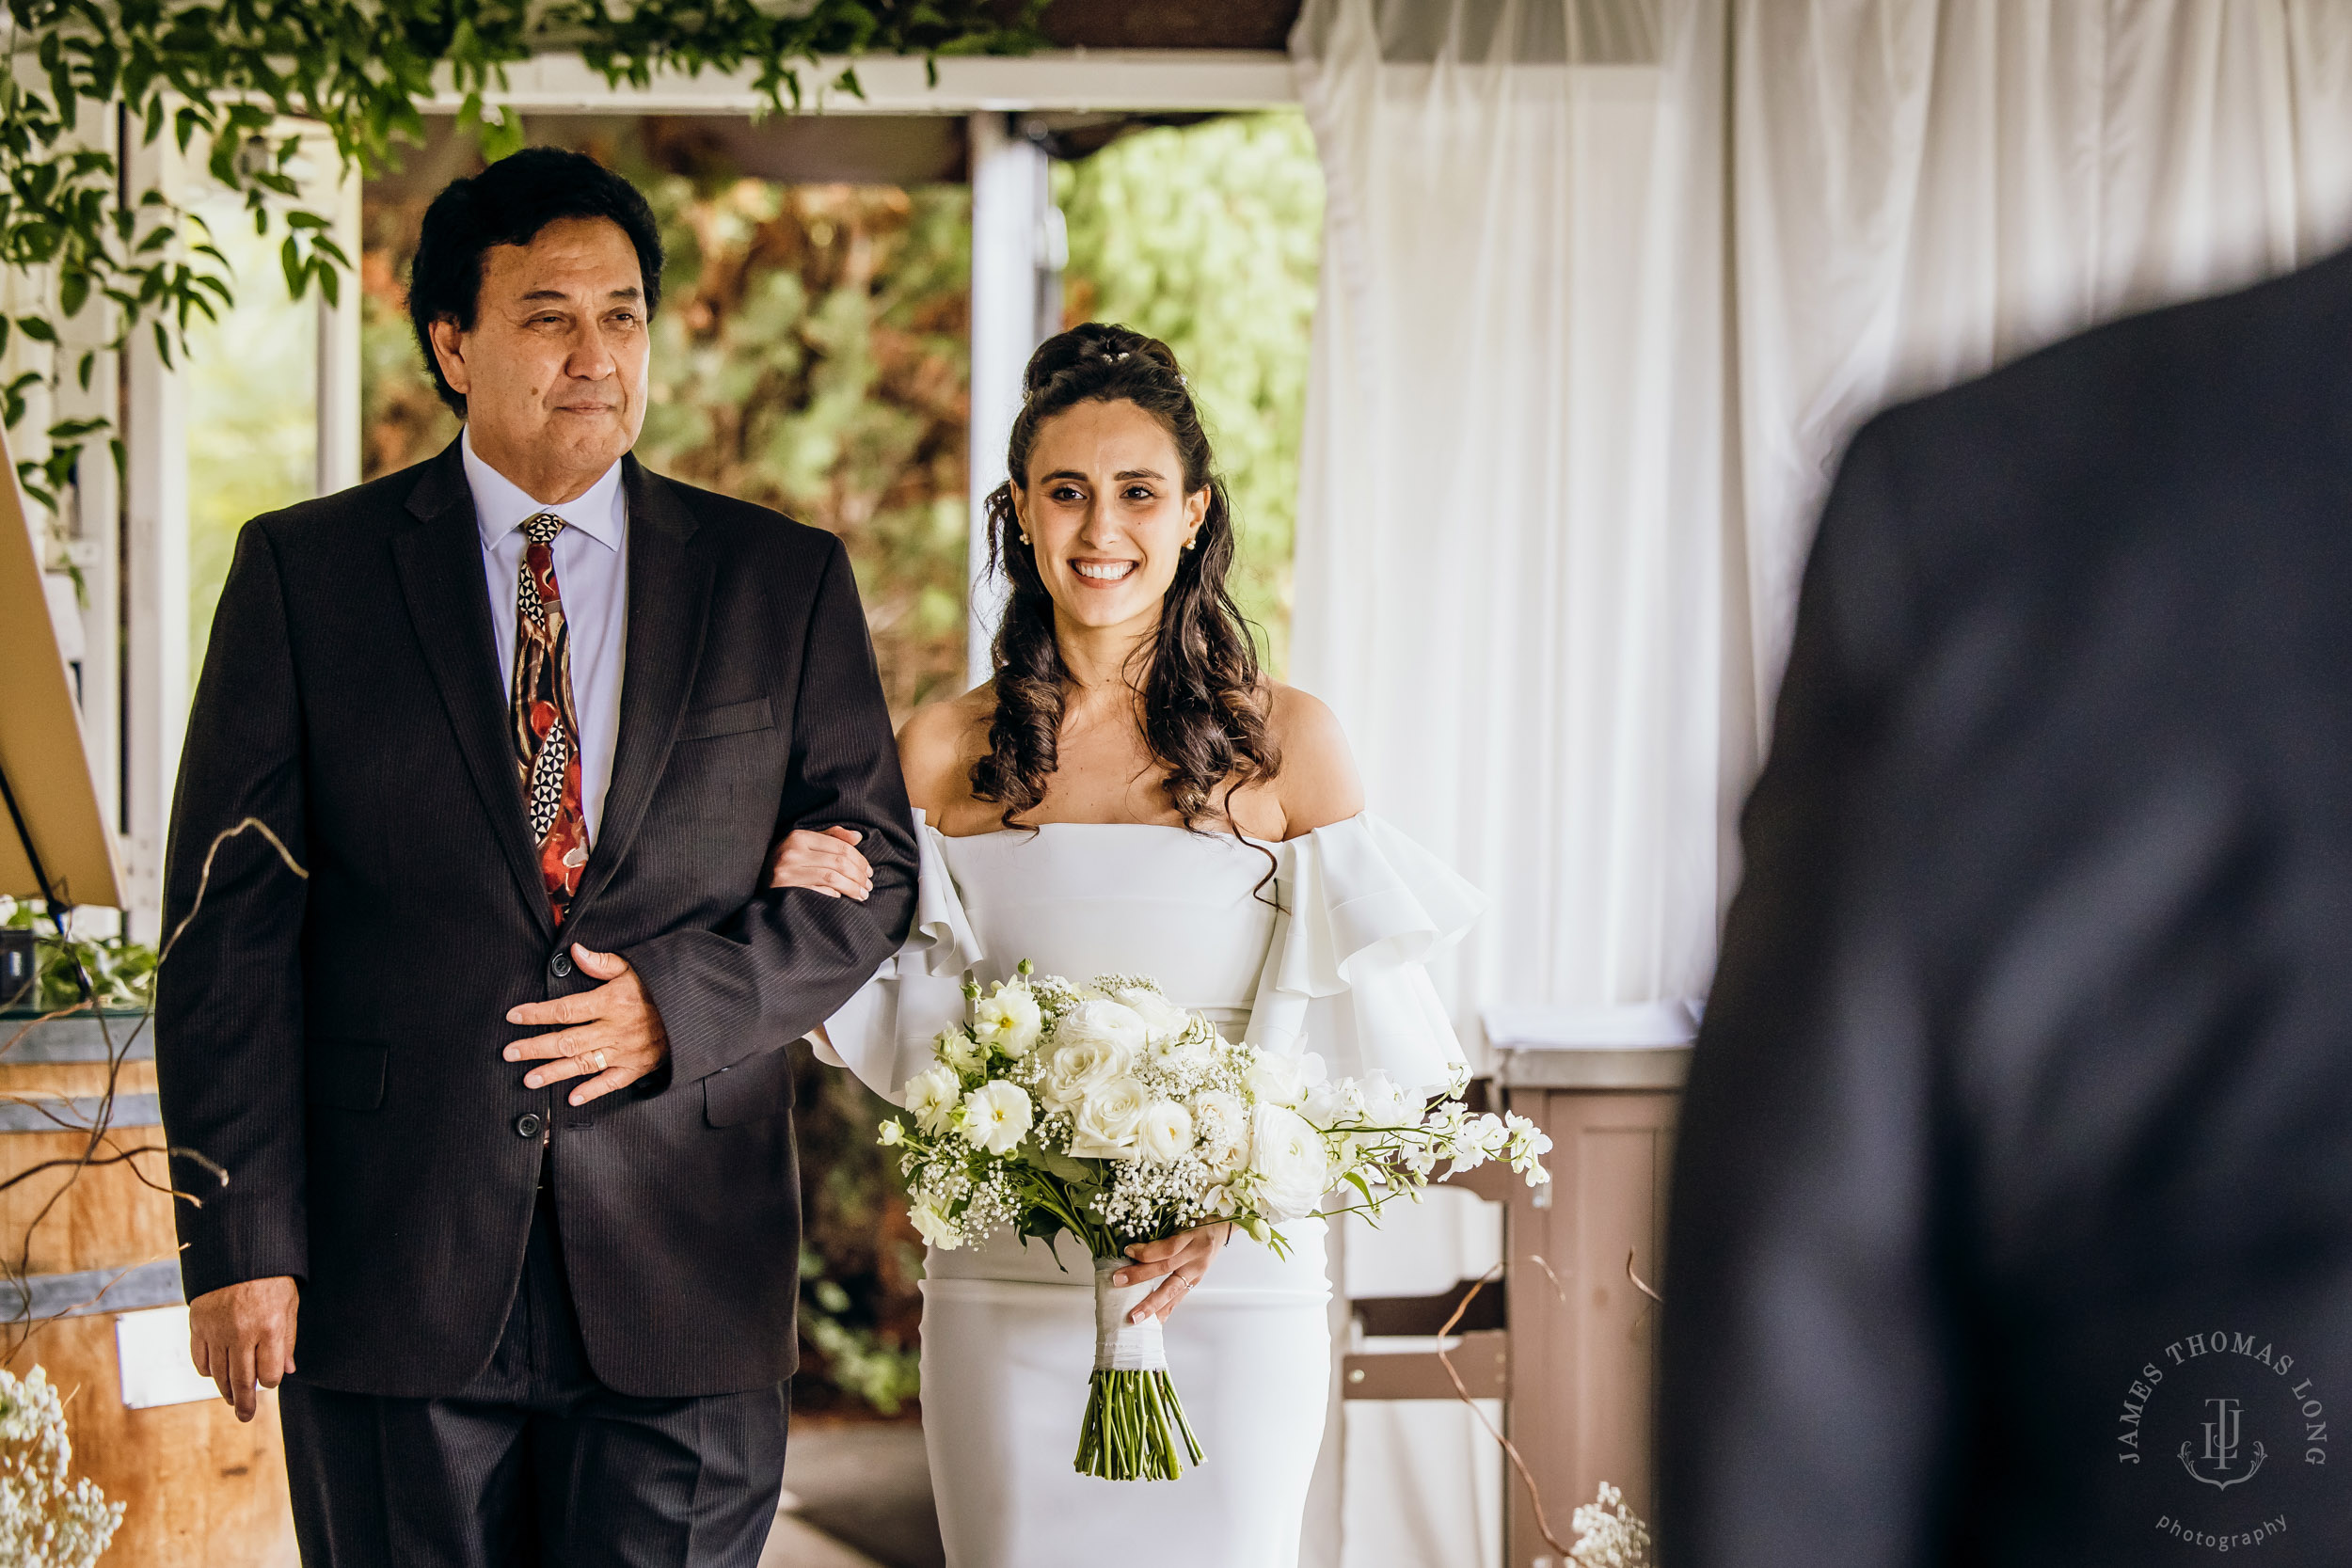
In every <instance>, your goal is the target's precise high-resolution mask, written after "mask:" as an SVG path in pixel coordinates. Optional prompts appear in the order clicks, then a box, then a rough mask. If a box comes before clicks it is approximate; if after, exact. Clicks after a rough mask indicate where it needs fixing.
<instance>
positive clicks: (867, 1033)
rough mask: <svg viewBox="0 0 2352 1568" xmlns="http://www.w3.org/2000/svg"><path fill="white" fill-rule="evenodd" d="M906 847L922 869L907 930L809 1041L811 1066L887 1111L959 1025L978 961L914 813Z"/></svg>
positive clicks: (937, 851)
mask: <svg viewBox="0 0 2352 1568" xmlns="http://www.w3.org/2000/svg"><path fill="white" fill-rule="evenodd" d="M914 841H915V843H916V844H917V845H918V846H919V847H920V848H921V853H922V864H921V868H920V873H919V875H920V880H919V882H918V883H917V885H916V888H915V895H914V927H913V928H912V929H910V930H909V931H908V932H907V940H906V941H905V942H903V943H901V944H900V945H899V948H898V952H896V953H894V954H892V955H891V956H890V957H889V958H885V959H884V960H882V968H880V969H878V970H876V971H875V972H874V977H873V978H872V979H870V980H868V981H866V984H865V986H864V987H863V988H862V989H861V990H859V991H858V993H857V994H856V995H855V996H852V997H850V1000H849V1001H847V1002H845V1003H843V1004H842V1005H841V1010H840V1011H839V1012H837V1013H835V1014H834V1015H833V1017H831V1018H829V1019H827V1020H826V1021H825V1038H824V1040H822V1041H817V1040H814V1038H813V1037H812V1043H814V1044H815V1045H816V1049H817V1059H818V1061H820V1062H828V1063H831V1064H832V1065H833V1066H834V1067H844V1068H848V1069H850V1071H851V1072H854V1073H856V1074H857V1075H858V1077H859V1078H860V1079H861V1080H863V1081H864V1082H865V1084H866V1086H867V1087H868V1088H871V1089H872V1090H873V1091H874V1092H875V1093H877V1094H879V1095H881V1096H882V1098H883V1099H885V1100H888V1101H892V1102H893V1103H896V1102H897V1101H898V1094H899V1090H900V1089H901V1088H902V1087H904V1085H905V1084H906V1081H907V1080H908V1079H910V1078H912V1077H914V1075H915V1074H916V1073H918V1072H920V1071H922V1070H923V1069H925V1068H927V1067H929V1066H930V1062H931V1040H932V1039H933V1037H936V1036H937V1035H938V1033H939V1032H940V1031H941V1030H942V1029H945V1028H946V1027H947V1026H948V1025H949V1024H951V1023H955V1022H959V1021H960V1020H961V1019H962V1017H963V1009H964V1000H963V977H964V974H965V972H966V971H968V970H969V969H970V968H971V967H972V966H973V965H974V964H976V963H977V962H978V961H979V960H980V958H981V957H982V954H981V952H980V944H979V942H978V940H977V938H975V937H974V936H973V934H972V922H971V921H970V920H969V919H967V918H966V917H965V915H964V912H963V901H962V899H961V898H960V897H959V896H958V895H957V893H956V881H955V878H954V877H953V876H951V875H949V873H948V870H947V857H946V852H945V851H943V850H942V849H941V847H940V838H939V832H938V831H937V830H936V829H934V828H932V827H931V826H930V824H928V823H927V822H925V821H924V820H923V814H922V813H921V812H919V811H918V812H916V813H915V814H914ZM827 1042H830V1043H829V1044H828V1043H827Z"/></svg>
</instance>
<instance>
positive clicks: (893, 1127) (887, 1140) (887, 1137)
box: [874, 1119, 907, 1148]
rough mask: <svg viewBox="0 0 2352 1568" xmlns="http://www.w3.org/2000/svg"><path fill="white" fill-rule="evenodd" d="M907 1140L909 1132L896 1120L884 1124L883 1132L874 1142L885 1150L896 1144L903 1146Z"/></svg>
mask: <svg viewBox="0 0 2352 1568" xmlns="http://www.w3.org/2000/svg"><path fill="white" fill-rule="evenodd" d="M906 1140H907V1130H906V1128H905V1126H904V1125H903V1124H901V1123H900V1122H898V1121H897V1120H895V1119H894V1120H890V1121H885V1122H883V1123H882V1132H881V1133H880V1134H879V1135H878V1136H877V1137H876V1138H875V1140H874V1141H875V1142H877V1143H879V1144H881V1145H882V1147H883V1148H890V1147H891V1146H892V1145H894V1144H902V1143H904V1142H906Z"/></svg>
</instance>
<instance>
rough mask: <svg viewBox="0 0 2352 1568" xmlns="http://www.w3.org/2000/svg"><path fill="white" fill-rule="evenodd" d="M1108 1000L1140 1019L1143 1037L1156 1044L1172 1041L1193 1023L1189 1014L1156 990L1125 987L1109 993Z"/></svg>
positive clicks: (1141, 987)
mask: <svg viewBox="0 0 2352 1568" xmlns="http://www.w3.org/2000/svg"><path fill="white" fill-rule="evenodd" d="M1111 999H1112V1000H1113V1001H1115V1002H1118V1003H1120V1005H1122V1006H1125V1007H1126V1008H1127V1009H1128V1010H1129V1011H1130V1012H1132V1013H1134V1014H1135V1015H1136V1017H1137V1018H1139V1019H1141V1020H1143V1033H1144V1036H1145V1037H1146V1038H1148V1039H1150V1040H1151V1041H1152V1044H1154V1045H1157V1044H1159V1043H1161V1042H1163V1041H1165V1040H1171V1039H1174V1038H1175V1037H1177V1036H1178V1035H1181V1034H1183V1033H1184V1030H1185V1029H1186V1027H1188V1026H1189V1025H1190V1024H1191V1022H1192V1015H1191V1014H1190V1013H1188V1012H1186V1011H1184V1008H1182V1007H1179V1006H1176V1005H1175V1004H1174V1003H1172V1002H1170V1001H1169V1000H1168V998H1167V997H1165V996H1162V995H1161V994H1160V993H1159V992H1158V991H1155V990H1149V989H1147V988H1145V987H1143V986H1128V987H1126V988H1125V989H1123V990H1115V991H1113V992H1111Z"/></svg>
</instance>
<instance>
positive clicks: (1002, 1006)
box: [972, 980, 1045, 1061]
mask: <svg viewBox="0 0 2352 1568" xmlns="http://www.w3.org/2000/svg"><path fill="white" fill-rule="evenodd" d="M972 1026H973V1028H975V1029H976V1030H977V1031H978V1032H979V1037H980V1038H981V1040H982V1041H984V1042H985V1043H987V1044H989V1045H992V1046H994V1047H995V1048H996V1049H997V1050H999V1051H1001V1052H1003V1053H1005V1054H1006V1055H1008V1056H1009V1057H1011V1058H1012V1059H1013V1060H1014V1061H1019V1060H1020V1059H1021V1058H1023V1057H1024V1056H1026V1055H1027V1054H1028V1053H1030V1052H1032V1051H1034V1050H1036V1049H1037V1037H1038V1033H1039V1031H1040V1030H1041V1029H1043V1028H1044V1027H1045V1015H1044V1014H1043V1013H1041V1011H1039V1010H1038V1005H1037V994H1036V993H1035V992H1034V991H1032V990H1029V988H1028V987H1027V986H1026V985H1025V984H1024V983H1023V982H1021V981H1018V980H1013V981H1009V982H1003V983H1000V984H999V985H998V986H997V987H996V991H995V994H994V995H993V996H990V997H987V998H985V999H984V1000H982V1001H981V1003H980V1004H979V1006H977V1007H975V1008H974V1009H973V1021H972Z"/></svg>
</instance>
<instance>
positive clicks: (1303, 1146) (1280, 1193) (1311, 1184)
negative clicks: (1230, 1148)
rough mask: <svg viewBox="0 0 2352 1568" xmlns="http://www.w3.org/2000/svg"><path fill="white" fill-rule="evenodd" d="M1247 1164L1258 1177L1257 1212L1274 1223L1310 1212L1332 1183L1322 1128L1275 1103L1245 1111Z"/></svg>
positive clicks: (1300, 1216)
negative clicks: (1315, 1127)
mask: <svg viewBox="0 0 2352 1568" xmlns="http://www.w3.org/2000/svg"><path fill="white" fill-rule="evenodd" d="M1249 1164H1250V1168H1251V1169H1252V1170H1253V1171H1255V1172H1256V1173H1257V1178H1258V1183H1257V1196H1258V1212H1260V1213H1262V1214H1263V1215H1264V1216H1265V1217H1266V1218H1267V1219H1269V1220H1272V1221H1274V1222H1275V1223H1276V1224H1278V1225H1279V1224H1280V1223H1281V1222H1283V1221H1284V1220H1295V1219H1301V1218H1304V1217H1305V1216H1306V1215H1308V1214H1311V1213H1313V1212H1314V1210H1315V1205H1316V1204H1318V1203H1321V1202H1322V1201H1323V1195H1324V1193H1325V1192H1326V1191H1327V1190H1328V1189H1329V1187H1330V1185H1331V1172H1330V1166H1329V1165H1328V1164H1327V1162H1326V1161H1325V1159H1324V1152H1323V1134H1322V1133H1320V1132H1316V1131H1315V1130H1314V1128H1313V1127H1312V1126H1311V1125H1310V1124H1309V1123H1308V1120H1307V1118H1306V1117H1302V1116H1300V1115H1299V1114H1298V1113H1297V1112H1295V1111H1293V1110H1288V1109H1285V1108H1284V1107H1282V1106H1280V1105H1259V1106H1258V1107H1256V1108H1255V1109H1254V1110H1252V1111H1251V1112H1250V1114H1249Z"/></svg>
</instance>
